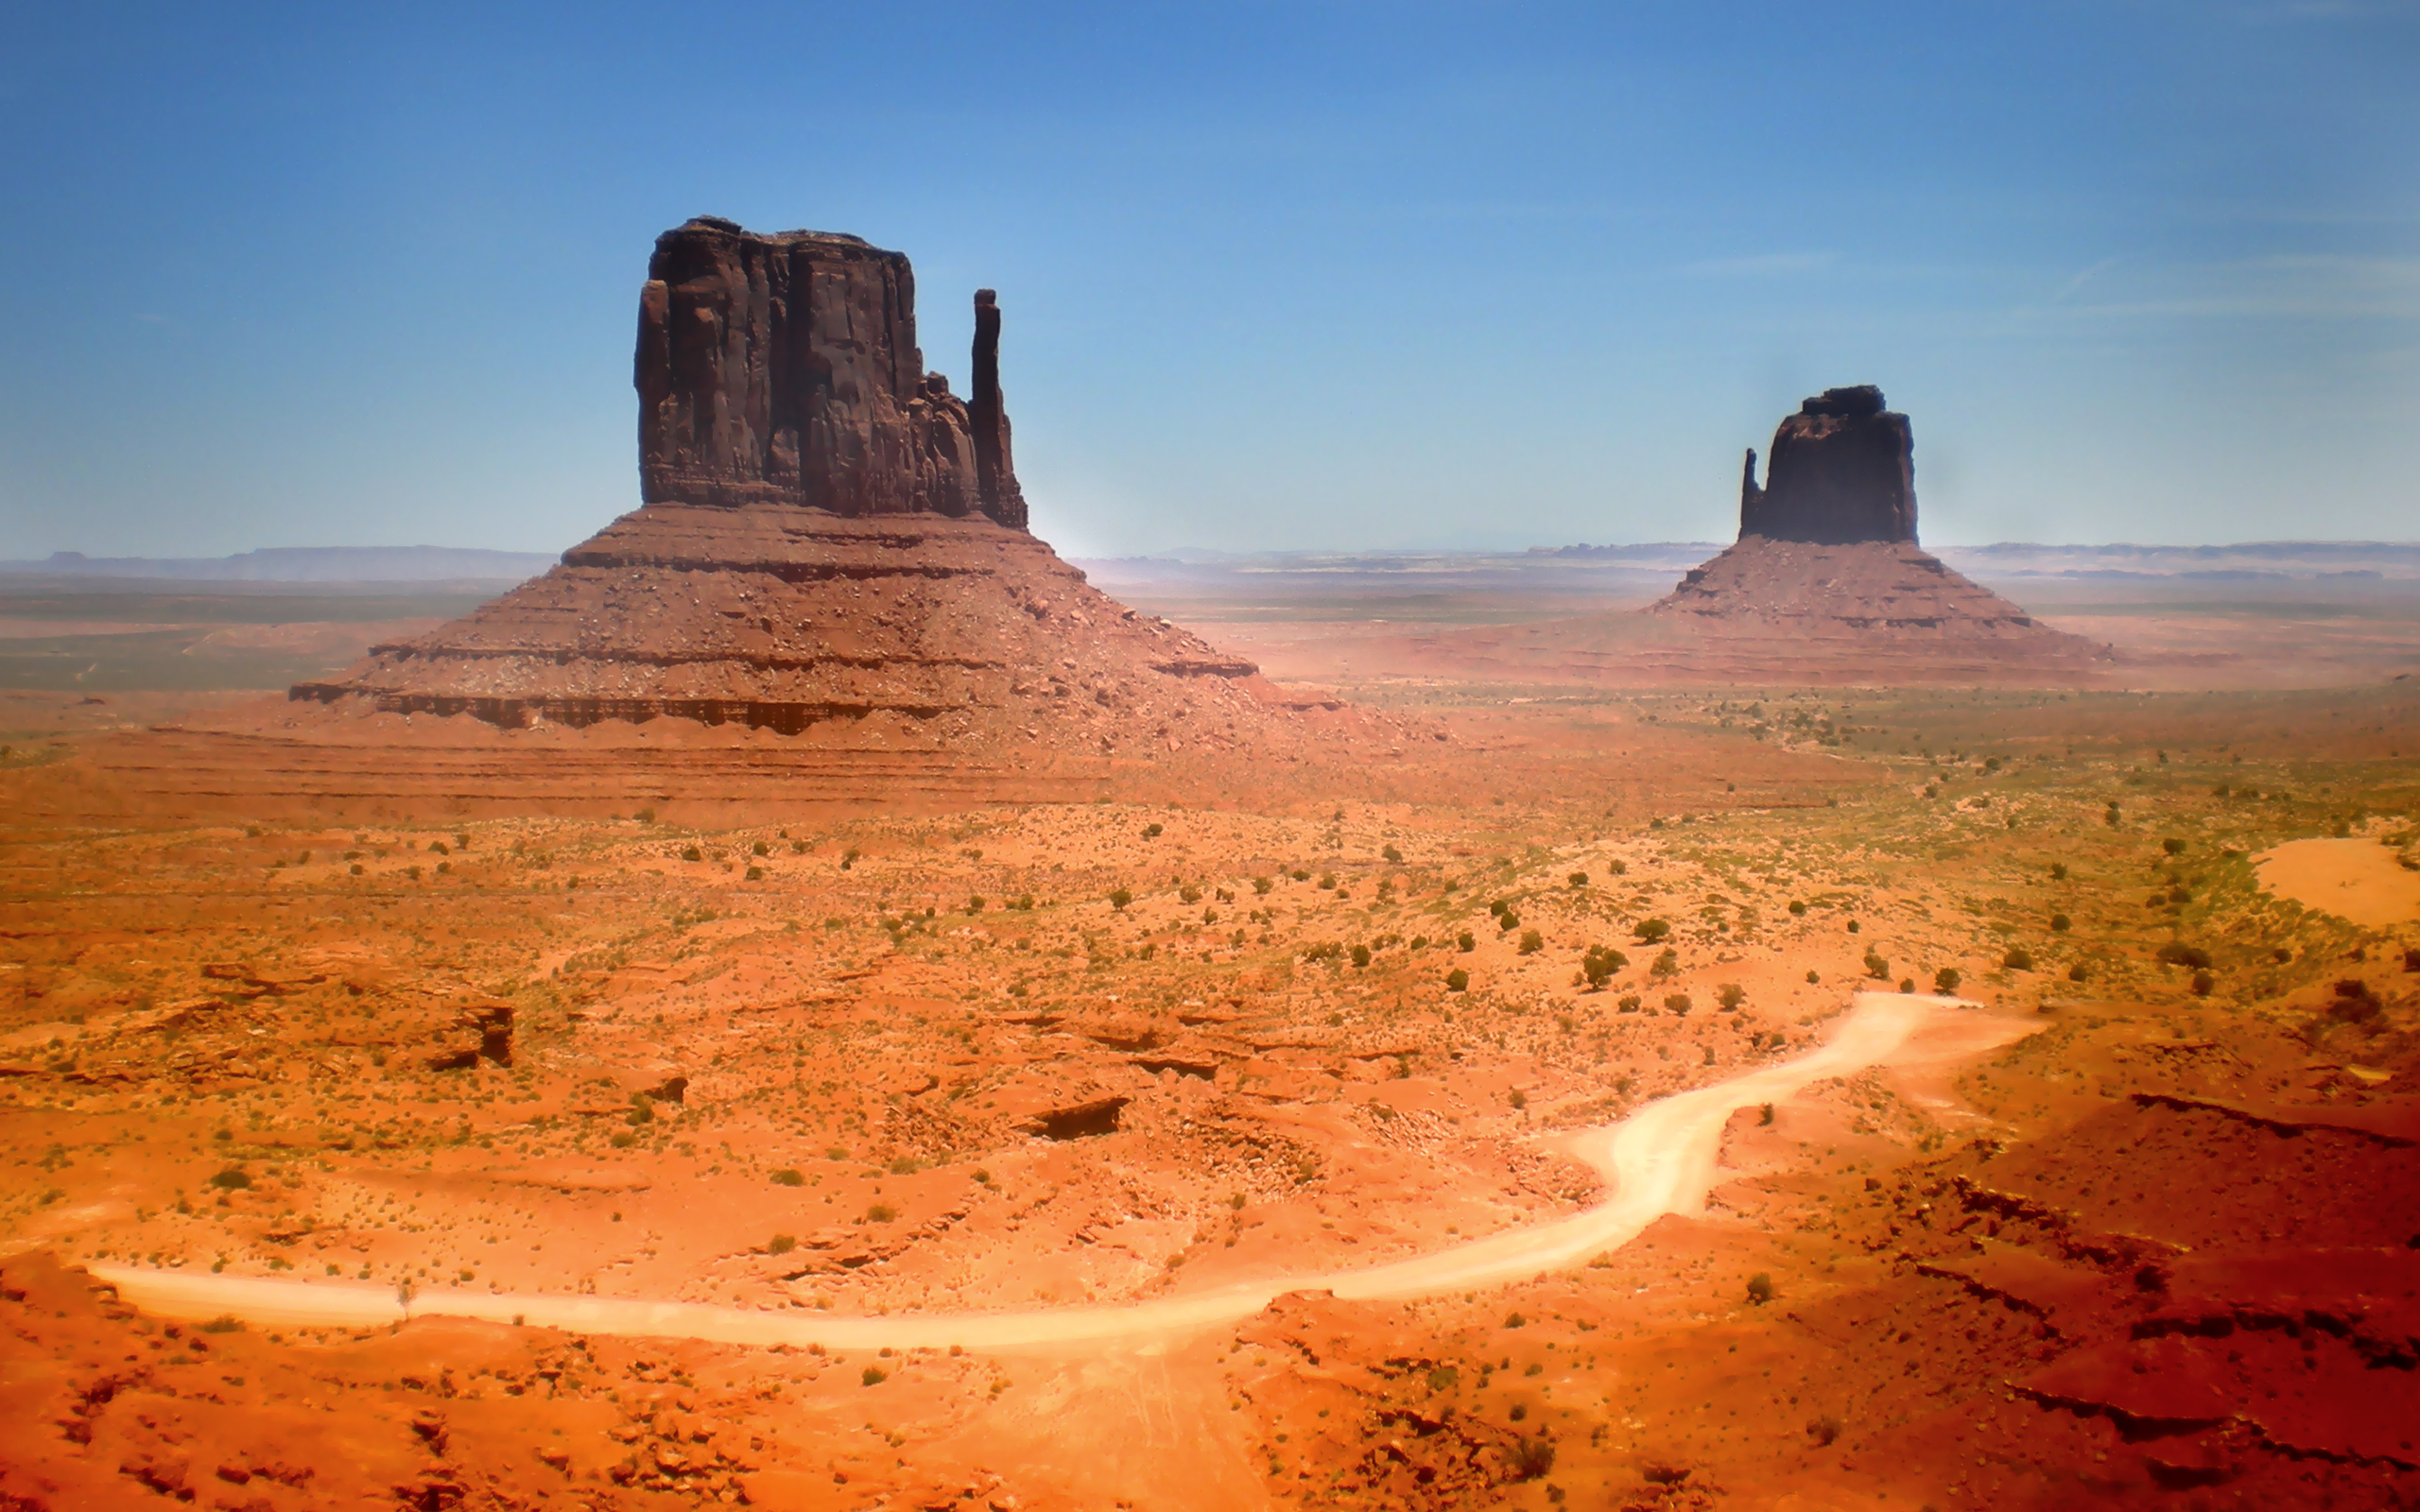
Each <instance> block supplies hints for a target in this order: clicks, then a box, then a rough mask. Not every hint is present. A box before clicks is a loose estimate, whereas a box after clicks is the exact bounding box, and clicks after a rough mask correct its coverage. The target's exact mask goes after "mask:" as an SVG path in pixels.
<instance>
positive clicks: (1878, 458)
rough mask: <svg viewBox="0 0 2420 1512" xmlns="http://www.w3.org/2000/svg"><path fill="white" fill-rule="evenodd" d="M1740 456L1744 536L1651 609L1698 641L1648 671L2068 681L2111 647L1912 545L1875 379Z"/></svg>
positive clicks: (1908, 442)
mask: <svg viewBox="0 0 2420 1512" xmlns="http://www.w3.org/2000/svg"><path fill="white" fill-rule="evenodd" d="M1755 462H1756V454H1755V452H1750V453H1749V454H1748V462H1747V467H1746V470H1745V475H1744V476H1743V477H1742V478H1741V480H1740V489H1739V539H1738V541H1736V542H1735V543H1733V544H1732V545H1731V546H1729V547H1728V548H1726V549H1725V550H1723V551H1722V552H1721V553H1720V554H1719V555H1717V556H1715V557H1714V558H1711V559H1709V560H1708V561H1706V562H1704V563H1703V565H1701V566H1698V567H1695V568H1692V569H1691V570H1690V571H1689V572H1688V573H1687V574H1686V575H1685V576H1683V577H1682V579H1681V581H1680V583H1679V585H1678V586H1676V587H1675V588H1674V589H1673V590H1672V592H1671V593H1668V594H1667V595H1665V596H1664V597H1663V598H1662V599H1660V600H1658V601H1657V602H1656V603H1654V604H1652V605H1651V606H1649V608H1648V610H1646V612H1647V613H1648V614H1649V615H1651V616H1653V617H1655V618H1658V619H1661V620H1663V621H1665V622H1667V623H1668V624H1670V625H1672V626H1674V627H1678V628H1684V629H1686V630H1689V631H1691V632H1693V634H1692V636H1691V637H1690V638H1689V639H1688V640H1687V641H1685V643H1683V644H1674V645H1670V646H1666V647H1662V648H1660V649H1658V650H1657V651H1654V652H1646V653H1642V656H1643V659H1644V660H1645V661H1649V662H1668V663H1669V664H1670V666H1671V667H1672V669H1673V670H1682V669H1689V670H1694V671H1697V672H1701V673H1704V674H1707V675H1712V676H1717V677H1721V678H1731V677H1741V678H1747V679H1751V680H1754V679H1759V678H1767V679H1772V678H1787V677H1789V676H1791V675H1793V674H1796V675H1799V676H1800V677H1802V678H1803V679H1806V680H1816V681H1841V680H1867V681H1876V682H1890V681H1942V680H1951V681H1959V680H1969V679H1971V680H1979V681H2010V680H2018V681H2025V680H2048V681H2054V682H2062V681H2072V680H2074V679H2076V678H2078V677H2079V676H2083V675H2085V674H2089V673H2091V672H2093V671H2095V670H2098V669H2100V667H2102V666H2104V665H2105V664H2106V663H2107V662H2109V661H2110V660H2111V658H2112V653H2111V652H2110V651H2109V649H2108V648H2107V647H2106V646H2100V645H2096V644H2093V643H2092V642H2090V641H2087V640H2085V639H2083V637H2082V636H2077V635H2069V634H2067V633H2066V632H2065V631H2062V630H2054V629H2052V628H2050V627H2048V626H2046V625H2043V624H2041V623H2039V622H2038V621H2036V620H2035V619H2034V618H2033V617H2032V616H2031V615H2030V614H2028V613H2027V612H2026V611H2025V610H2023V609H2021V608H2019V607H2018V606H2016V605H2014V604H2013V603H2011V602H2009V601H2008V600H2007V599H2005V598H2002V597H2001V596H2000V595H1999V594H1997V593H1993V592H1992V591H1991V590H1989V589H1987V588H1984V587H1982V586H1981V585H1979V584H1978V583H1976V582H1974V581H1973V580H1971V579H1969V578H1967V577H1965V576H1962V575H1961V574H1959V573H1958V572H1956V571H1955V570H1953V569H1951V568H1950V567H1948V566H1946V565H1945V564H1944V563H1943V562H1942V561H1941V559H1940V558H1937V557H1934V556H1933V555H1931V554H1930V553H1929V552H1927V551H1925V550H1923V549H1922V548H1920V547H1919V546H1918V545H1917V544H1916V486H1915V476H1916V473H1915V438H1914V433H1913V431H1912V430H1911V429H1910V426H1909V423H1908V417H1907V416H1905V415H1902V414H1898V413H1896V412H1894V411H1893V410H1890V409H1888V408H1885V407H1884V404H1883V399H1882V390H1881V389H1879V388H1876V387H1873V386H1872V385H1860V386H1858V387H1853V388H1827V389H1825V390H1824V392H1823V393H1822V394H1820V395H1818V396H1817V397H1815V398H1813V399H1809V400H1807V401H1806V403H1805V404H1802V405H1801V406H1800V407H1799V411H1798V413H1797V414H1795V415H1791V416H1789V417H1788V418H1787V419H1785V420H1784V421H1782V422H1781V426H1780V428H1779V429H1778V430H1776V431H1775V432H1774V433H1773V444H1772V460H1771V463H1770V465H1769V467H1768V469H1767V472H1766V479H1765V483H1764V485H1763V486H1762V487H1758V486H1757V483H1756V477H1755Z"/></svg>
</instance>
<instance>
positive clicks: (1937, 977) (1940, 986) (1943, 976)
mask: <svg viewBox="0 0 2420 1512" xmlns="http://www.w3.org/2000/svg"><path fill="white" fill-rule="evenodd" d="M1964 980H1966V979H1965V978H1964V977H1963V976H1962V975H1960V974H1959V971H1958V968H1956V967H1954V966H1945V967H1943V968H1942V969H1941V970H1940V971H1935V972H1933V973H1932V989H1933V990H1934V991H1935V992H1939V993H1941V994H1942V995H1943V996H1947V995H1948V994H1950V993H1952V992H1955V991H1957V990H1958V984H1959V983H1961V982H1962V981H1964Z"/></svg>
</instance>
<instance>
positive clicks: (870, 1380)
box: [857, 1365, 890, 1386]
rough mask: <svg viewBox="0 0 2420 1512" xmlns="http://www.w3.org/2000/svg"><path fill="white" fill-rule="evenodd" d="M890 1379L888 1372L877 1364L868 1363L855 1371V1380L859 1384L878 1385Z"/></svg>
mask: <svg viewBox="0 0 2420 1512" xmlns="http://www.w3.org/2000/svg"><path fill="white" fill-rule="evenodd" d="M888 1380H890V1371H888V1370H885V1369H884V1368H883V1367H882V1366H878V1365H870V1366H866V1367H865V1368H864V1369H863V1370H860V1371H858V1372H857V1381H858V1383H859V1384H861V1385H868V1386H878V1385H881V1384H882V1383H884V1382H886V1381H888Z"/></svg>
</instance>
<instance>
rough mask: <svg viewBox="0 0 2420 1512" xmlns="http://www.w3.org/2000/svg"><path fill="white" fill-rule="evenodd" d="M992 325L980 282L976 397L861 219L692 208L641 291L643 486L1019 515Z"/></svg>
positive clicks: (686, 497) (1013, 519)
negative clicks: (734, 217) (811, 220)
mask: <svg viewBox="0 0 2420 1512" xmlns="http://www.w3.org/2000/svg"><path fill="white" fill-rule="evenodd" d="M998 342H999V309H998V305H997V303H996V302H995V301H993V300H992V299H991V298H990V291H989V290H985V291H984V292H983V295H982V296H981V297H979V298H978V303H977V335H976V352H975V364H976V372H977V413H976V414H970V412H969V410H968V407H967V405H966V404H965V403H963V402H962V401H960V400H959V398H958V396H957V395H955V394H952V393H951V392H950V391H949V382H948V380H947V379H945V378H943V377H942V375H941V374H939V373H928V372H926V371H925V358H924V353H923V352H922V351H921V350H920V349H919V348H918V346H917V344H916V279H915V273H914V272H913V270H912V269H910V268H909V266H908V259H907V258H906V257H905V256H904V255H902V254H900V253H898V252H888V251H884V250H882V249H880V248H877V247H873V246H871V245H869V244H868V243H866V242H864V241H861V240H859V239H858V238H856V237H855V236H845V235H838V234H833V233H828V232H804V231H798V232H778V233H775V234H770V235H767V234H760V233H757V232H748V231H744V230H742V229H741V228H739V227H738V226H736V225H735V224H733V223H732V222H730V221H727V220H719V219H716V218H714V217H711V216H700V217H699V218H697V219H695V220H691V221H690V222H688V223H687V224H686V225H683V226H681V227H679V228H677V229H675V230H673V231H669V232H665V233H664V235H663V236H661V237H659V238H657V240H656V244H655V255H654V257H653V258H652V259H651V260H650V261H649V263H648V282H647V283H646V285H645V287H644V288H643V289H642V291H641V293H640V296H639V329H638V352H637V357H636V360H635V363H634V368H633V373H632V377H633V380H634V382H635V384H636V386H637V388H638V394H639V496H640V498H641V499H643V500H644V501H645V502H647V503H648V504H694V505H715V506H734V505H743V504H784V505H793V506H800V507H812V508H819V509H827V510H830V511H831V512H832V513H834V514H838V515H843V516H849V517H858V516H865V515H886V514H915V513H932V514H941V515H948V516H951V517H963V516H966V515H969V514H982V515H985V516H988V517H989V518H991V519H993V520H994V521H996V522H998V523H999V524H1005V525H1009V526H1010V527H1011V528H1013V529H1020V530H1021V529H1023V528H1025V524H1026V516H1025V500H1024V496H1023V494H1022V493H1021V492H1020V491H1019V490H1018V489H1017V485H1016V476H1015V473H1014V471H1013V470H1012V468H1011V463H1010V460H1009V451H1008V444H1007V436H1008V417H1007V413H1006V410H1005V407H1004V406H1003V405H1002V404H1001V402H1000V397H999V378H998V372H999V358H998ZM987 380H988V382H987Z"/></svg>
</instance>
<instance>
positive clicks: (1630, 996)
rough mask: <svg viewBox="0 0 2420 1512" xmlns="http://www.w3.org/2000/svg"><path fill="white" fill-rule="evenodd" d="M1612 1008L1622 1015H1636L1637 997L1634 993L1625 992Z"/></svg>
mask: <svg viewBox="0 0 2420 1512" xmlns="http://www.w3.org/2000/svg"><path fill="white" fill-rule="evenodd" d="M1614 1007H1615V1008H1616V1011H1619V1012H1622V1013H1636V1012H1637V1011H1638V1009H1639V996H1638V994H1637V993H1635V992H1625V993H1623V994H1622V996H1621V998H1620V999H1619V1000H1618V1001H1617V1002H1616V1003H1615V1005H1614Z"/></svg>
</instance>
